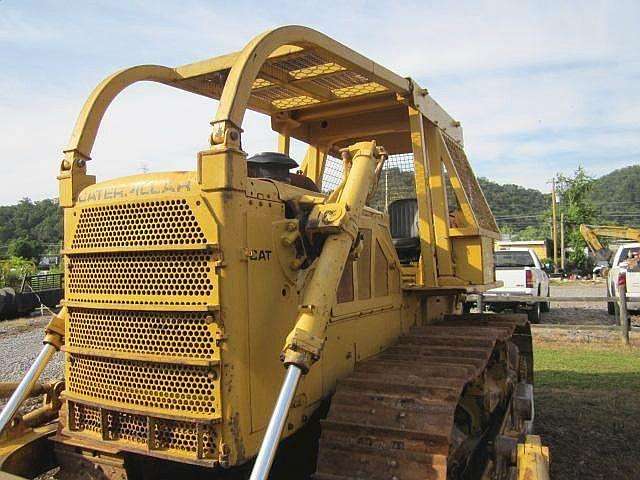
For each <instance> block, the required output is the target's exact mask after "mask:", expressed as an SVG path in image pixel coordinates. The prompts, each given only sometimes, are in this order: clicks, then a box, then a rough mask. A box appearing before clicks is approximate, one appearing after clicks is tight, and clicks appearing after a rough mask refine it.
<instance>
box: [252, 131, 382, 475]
mask: <svg viewBox="0 0 640 480" xmlns="http://www.w3.org/2000/svg"><path fill="white" fill-rule="evenodd" d="M342 154H343V159H344V161H345V174H344V180H343V182H342V184H341V185H340V187H339V188H338V189H336V191H335V192H334V193H333V194H332V195H331V196H330V197H328V198H327V201H326V202H325V203H324V204H322V205H317V206H315V207H314V209H313V210H312V212H311V214H310V217H309V222H308V228H309V229H311V231H314V232H317V233H319V234H326V235H327V236H326V239H325V241H324V245H323V247H322V253H321V254H320V256H319V257H318V259H317V260H316V262H315V270H314V271H313V273H312V274H311V275H312V277H311V280H310V281H309V284H308V286H307V288H306V289H305V291H304V294H303V299H302V305H301V306H300V310H299V312H298V318H297V320H296V324H295V326H294V328H293V330H292V331H291V333H290V334H289V335H288V336H287V339H286V341H285V345H284V348H283V351H282V360H283V361H284V364H285V366H286V368H287V375H286V377H285V381H284V383H283V385H282V388H281V390H280V395H279V396H278V400H277V402H276V406H275V408H274V410H273V414H272V415H271V419H270V421H269V425H268V427H267V431H266V432H265V436H264V439H263V441H262V445H261V447H260V451H259V452H258V457H257V458H256V463H255V465H254V467H253V471H252V472H251V480H264V479H266V478H267V477H268V475H269V470H270V469H271V464H272V462H273V459H274V457H275V453H276V449H277V447H278V443H279V441H280V436H281V435H282V430H283V428H284V424H285V421H286V418H287V414H288V411H289V407H290V406H291V401H292V400H293V397H294V395H295V391H296V388H297V385H298V382H299V380H300V377H301V376H302V375H303V374H305V373H307V372H308V371H309V368H311V365H312V364H313V363H314V362H316V361H317V360H318V359H319V358H320V354H321V352H322V348H323V347H324V343H325V333H326V329H327V324H328V323H329V317H330V314H331V307H332V306H333V304H334V303H335V300H336V295H337V291H338V285H339V283H340V278H341V277H342V272H343V270H344V267H345V264H346V262H347V258H348V257H349V254H350V252H351V250H352V248H353V246H354V245H355V242H356V240H357V238H358V223H359V220H360V214H361V212H362V210H363V208H364V206H365V203H366V201H367V197H368V196H369V194H370V192H371V191H372V185H373V183H374V179H375V177H376V167H377V164H379V163H380V162H383V161H384V159H385V154H384V153H383V151H382V150H381V149H379V148H377V147H376V143H375V142H360V143H356V144H354V145H352V146H351V147H349V148H346V149H344V150H343V151H342Z"/></svg>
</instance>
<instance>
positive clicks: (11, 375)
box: [0, 316, 63, 408]
mask: <svg viewBox="0 0 640 480" xmlns="http://www.w3.org/2000/svg"><path fill="white" fill-rule="evenodd" d="M49 318H50V317H48V316H44V317H32V318H28V319H18V320H11V321H5V322H1V323H0V382H17V381H20V380H21V379H22V377H23V375H24V374H25V373H26V371H27V370H28V369H29V367H30V366H31V364H32V363H33V361H34V360H35V359H36V357H37V356H38V353H39V352H40V349H41V348H42V338H43V336H44V327H45V326H46V325H47V323H49ZM62 375H63V356H62V354H61V353H56V354H55V355H54V357H53V359H52V360H51V362H49V365H48V366H47V368H46V369H45V371H44V373H43V375H42V377H41V380H55V379H58V378H62ZM5 403H6V402H5V401H4V400H3V399H0V408H1V407H3V406H4V404H5Z"/></svg>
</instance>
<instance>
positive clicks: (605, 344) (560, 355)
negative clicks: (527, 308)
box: [534, 329, 640, 480]
mask: <svg viewBox="0 0 640 480" xmlns="http://www.w3.org/2000/svg"><path fill="white" fill-rule="evenodd" d="M536 332H540V333H542V332H544V330H543V329H536ZM550 338H551V337H544V336H540V335H535V334H534V341H535V349H534V355H535V363H536V374H535V409H536V419H535V429H536V433H537V434H539V435H541V436H542V440H543V442H544V444H545V445H547V446H549V448H550V456H551V478H556V479H563V480H573V479H576V480H578V479H580V480H590V479H593V480H600V479H606V480H628V479H634V478H640V473H639V472H640V458H638V455H637V452H638V451H639V450H640V436H638V432H639V431H640V405H639V404H638V402H637V401H635V399H637V398H638V394H639V393H640V375H639V374H638V373H639V371H640V348H639V347H640V335H634V338H633V339H632V344H633V346H632V347H631V348H629V347H623V346H622V345H621V344H620V342H619V340H618V339H617V338H616V339H612V340H611V341H607V340H605V341H602V342H599V343H596V344H594V343H585V342H581V341H579V340H575V339H573V340H572V339H571V337H569V336H565V337H564V338H562V336H560V335H557V332H556V336H555V338H554V339H553V340H550Z"/></svg>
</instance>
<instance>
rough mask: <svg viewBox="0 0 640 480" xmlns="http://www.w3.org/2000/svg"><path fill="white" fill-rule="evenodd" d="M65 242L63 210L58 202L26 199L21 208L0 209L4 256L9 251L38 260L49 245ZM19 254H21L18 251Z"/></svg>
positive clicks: (0, 241)
mask: <svg viewBox="0 0 640 480" xmlns="http://www.w3.org/2000/svg"><path fill="white" fill-rule="evenodd" d="M61 241H62V209H61V208H60V207H59V205H58V201H57V200H51V199H47V200H41V201H36V202H33V201H31V200H29V199H28V198H24V199H22V200H21V201H20V202H19V203H18V204H17V205H8V206H0V256H5V257H6V256H7V255H8V254H9V249H12V252H13V253H12V254H14V255H16V256H22V255H18V253H19V252H21V253H25V254H27V253H28V254H29V256H28V257H25V258H34V257H37V256H38V255H40V254H41V253H43V251H44V249H45V248H46V246H47V245H51V244H59V243H60V242H61ZM18 251H19V252H18Z"/></svg>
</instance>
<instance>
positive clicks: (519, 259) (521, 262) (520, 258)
mask: <svg viewBox="0 0 640 480" xmlns="http://www.w3.org/2000/svg"><path fill="white" fill-rule="evenodd" d="M494 260H495V267H496V268H524V267H535V263H533V258H531V254H530V253H529V252H509V251H505V252H496V253H495V256H494Z"/></svg>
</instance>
